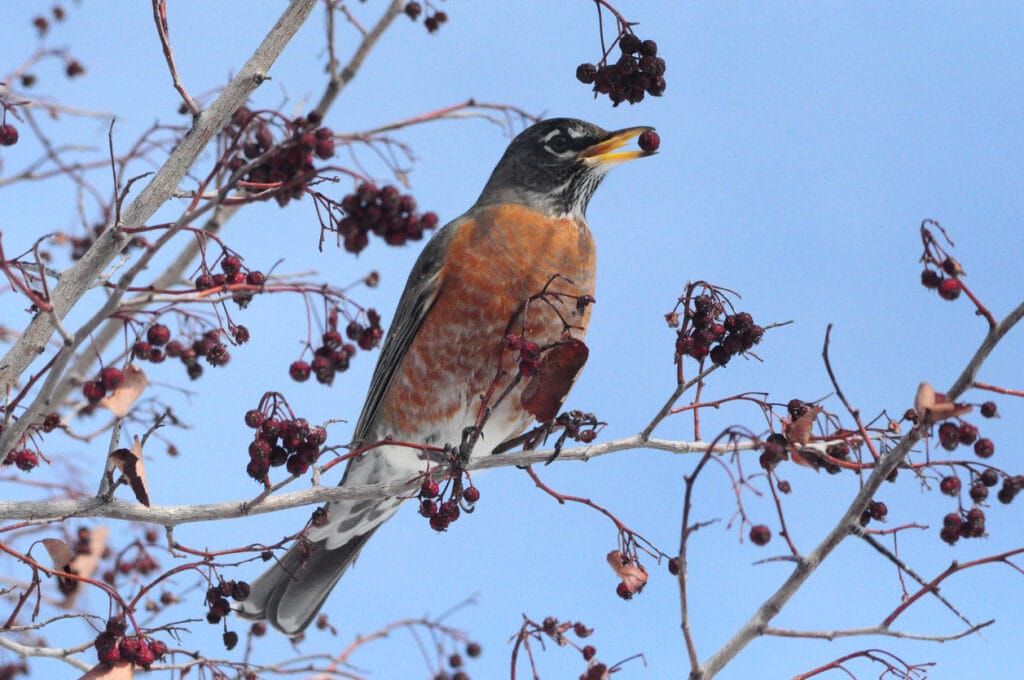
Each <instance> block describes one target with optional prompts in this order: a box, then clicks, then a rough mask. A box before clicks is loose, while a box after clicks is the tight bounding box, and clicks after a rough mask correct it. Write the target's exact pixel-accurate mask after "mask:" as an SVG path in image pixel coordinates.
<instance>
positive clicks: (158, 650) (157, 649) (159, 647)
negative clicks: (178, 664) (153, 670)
mask: <svg viewBox="0 0 1024 680" xmlns="http://www.w3.org/2000/svg"><path fill="white" fill-rule="evenodd" d="M148 647H149V651H150V652H151V653H152V654H153V659H154V660H159V659H162V658H163V656H164V654H166V653H167V645H166V644H164V643H163V641H161V640H150V641H149V645H148Z"/></svg>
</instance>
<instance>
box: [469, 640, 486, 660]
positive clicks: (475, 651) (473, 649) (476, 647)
mask: <svg viewBox="0 0 1024 680" xmlns="http://www.w3.org/2000/svg"><path fill="white" fill-rule="evenodd" d="M482 651H483V649H482V648H481V647H480V643H478V642H470V643H469V644H468V645H466V656H468V657H469V658H471V659H475V658H477V657H478V656H480V653H481V652H482Z"/></svg>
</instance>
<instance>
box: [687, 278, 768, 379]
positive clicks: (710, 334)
mask: <svg viewBox="0 0 1024 680" xmlns="http://www.w3.org/2000/svg"><path fill="white" fill-rule="evenodd" d="M692 302H693V309H692V311H690V310H687V312H688V322H689V323H683V326H682V328H681V329H680V330H679V333H678V335H677V337H676V355H677V357H683V356H689V357H693V358H694V359H697V360H698V361H703V360H704V357H710V358H711V361H713V362H714V363H716V364H718V365H719V366H724V365H726V364H727V363H729V360H730V359H732V358H733V357H734V356H735V355H737V354H742V353H743V352H746V351H748V350H750V349H751V348H752V347H753V346H754V345H756V344H757V343H759V342H761V338H762V337H763V336H764V329H763V328H761V327H760V326H758V325H756V324H755V323H754V320H753V318H752V317H751V316H750V314H748V313H747V312H737V313H735V314H728V315H726V314H725V308H724V306H723V304H722V302H721V301H719V300H717V299H715V298H714V297H712V296H711V295H698V296H696V297H694V298H693V301H692ZM723 316H724V319H722V321H721V322H719V319H720V318H722V317H723Z"/></svg>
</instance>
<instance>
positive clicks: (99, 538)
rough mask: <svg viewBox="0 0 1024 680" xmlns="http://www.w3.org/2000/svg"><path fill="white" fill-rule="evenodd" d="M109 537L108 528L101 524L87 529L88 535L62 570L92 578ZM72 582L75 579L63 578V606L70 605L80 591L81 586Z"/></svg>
mask: <svg viewBox="0 0 1024 680" xmlns="http://www.w3.org/2000/svg"><path fill="white" fill-rule="evenodd" d="M109 537H110V529H108V528H107V527H105V526H103V525H102V524H101V525H98V526H95V527H93V528H92V529H91V530H90V531H89V537H88V539H87V540H86V541H85V543H84V545H83V544H82V543H81V542H80V543H79V545H78V548H77V549H76V551H75V555H74V557H73V558H72V559H71V563H70V564H69V565H67V568H65V569H64V571H66V572H68V573H70V574H77V575H78V576H82V577H84V578H92V577H93V576H94V575H95V574H96V571H97V569H99V565H100V558H101V557H103V553H104V551H105V550H106V549H107V538H109ZM72 584H77V581H73V580H71V579H64V584H63V585H65V586H67V587H65V588H62V591H61V592H63V593H64V601H63V602H61V606H63V607H71V606H72V605H73V604H74V603H75V598H77V597H78V593H80V592H81V591H82V589H81V588H78V587H73V586H72Z"/></svg>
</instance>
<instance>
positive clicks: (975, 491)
mask: <svg viewBox="0 0 1024 680" xmlns="http://www.w3.org/2000/svg"><path fill="white" fill-rule="evenodd" d="M970 493H971V500H972V501H974V502H975V503H980V502H982V501H983V500H985V499H986V498H988V487H987V486H985V485H984V484H982V483H981V482H975V483H974V484H971V492H970Z"/></svg>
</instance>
